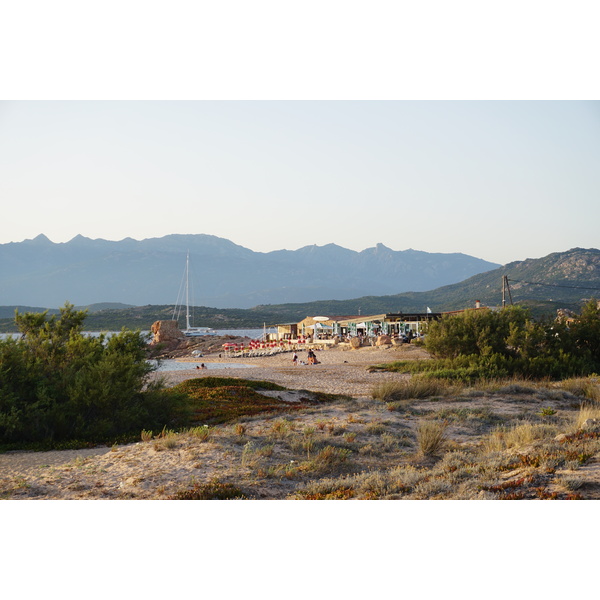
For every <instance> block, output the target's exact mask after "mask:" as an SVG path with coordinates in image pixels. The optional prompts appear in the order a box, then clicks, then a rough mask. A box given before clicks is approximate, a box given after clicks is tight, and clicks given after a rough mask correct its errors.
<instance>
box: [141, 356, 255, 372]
mask: <svg viewBox="0 0 600 600" xmlns="http://www.w3.org/2000/svg"><path fill="white" fill-rule="evenodd" d="M149 362H151V363H154V364H156V361H153V360H151V361H149ZM201 364H202V362H201V360H200V361H198V362H179V361H176V360H170V359H167V360H161V361H160V365H159V367H158V369H157V371H159V372H164V371H195V370H196V366H200V365H201ZM204 365H205V366H206V368H207V369H209V370H210V371H213V370H215V371H216V370H217V369H253V368H254V367H256V365H245V364H242V363H207V362H205V363H204Z"/></svg>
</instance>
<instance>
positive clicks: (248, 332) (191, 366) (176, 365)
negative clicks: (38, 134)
mask: <svg viewBox="0 0 600 600" xmlns="http://www.w3.org/2000/svg"><path fill="white" fill-rule="evenodd" d="M266 331H267V333H277V329H275V328H268V327H267V330H266ZM264 332H265V329H264V328H263V329H215V335H217V336H219V335H232V336H235V337H249V338H250V339H253V340H254V339H259V338H260V337H261V336H262V335H263V333H264ZM83 333H84V334H85V335H89V336H92V337H98V336H99V335H100V334H101V333H104V334H105V336H106V337H110V336H111V335H114V334H115V333H119V332H118V331H103V332H100V331H84V332H83ZM142 333H143V334H145V335H147V336H148V337H150V336H151V335H152V334H151V332H150V331H142ZM19 336H20V334H19V333H0V339H3V340H4V339H7V338H10V337H14V338H18V337H19ZM211 337H212V336H211ZM150 362H151V363H154V364H157V371H159V372H167V371H191V370H195V369H196V367H197V366H201V365H202V364H203V363H202V357H199V358H198V362H179V361H176V360H170V359H165V360H161V361H159V362H158V363H157V362H156V361H150ZM204 366H205V367H206V368H207V369H209V370H216V369H220V370H222V369H244V368H252V367H254V366H255V365H247V364H243V363H208V362H207V363H204Z"/></svg>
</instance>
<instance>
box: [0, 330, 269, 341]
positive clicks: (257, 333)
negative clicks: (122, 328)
mask: <svg viewBox="0 0 600 600" xmlns="http://www.w3.org/2000/svg"><path fill="white" fill-rule="evenodd" d="M214 331H215V335H217V336H219V335H233V336H236V337H249V338H250V339H252V340H256V339H259V338H260V337H261V336H262V335H263V333H264V332H265V329H264V328H262V329H215V330H214ZM266 331H267V333H277V329H276V328H274V327H270V328H269V327H267V329H266ZM83 333H84V334H85V335H91V336H92V337H97V336H99V335H100V333H104V335H106V336H107V337H110V336H111V335H114V334H115V333H119V332H118V331H102V332H100V331H84V332H83ZM142 333H143V334H144V335H147V336H148V337H149V336H150V335H151V333H150V331H142ZM19 336H20V334H19V333H0V340H5V339H7V338H10V337H14V338H18V337H19Z"/></svg>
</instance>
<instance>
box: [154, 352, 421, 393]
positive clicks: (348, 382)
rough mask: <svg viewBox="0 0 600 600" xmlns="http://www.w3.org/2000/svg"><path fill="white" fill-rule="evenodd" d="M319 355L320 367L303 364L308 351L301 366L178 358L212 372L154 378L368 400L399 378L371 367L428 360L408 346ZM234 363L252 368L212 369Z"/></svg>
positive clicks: (286, 357) (282, 358)
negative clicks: (227, 381) (231, 380)
mask: <svg viewBox="0 0 600 600" xmlns="http://www.w3.org/2000/svg"><path fill="white" fill-rule="evenodd" d="M316 355H317V360H318V361H319V364H318V365H308V364H302V361H303V362H306V351H305V350H303V351H299V352H298V359H299V364H297V365H294V364H293V363H292V353H291V352H282V353H281V354H275V355H273V356H264V357H254V358H236V359H232V358H228V357H226V356H225V355H222V356H221V358H219V356H218V354H210V355H206V356H204V357H202V358H199V359H198V358H195V359H192V358H189V359H179V360H180V361H181V362H189V363H191V364H193V365H200V364H201V363H205V364H208V365H210V366H211V368H210V369H206V370H202V369H198V370H196V369H192V370H190V371H171V372H163V373H155V374H154V377H164V378H165V380H166V382H167V385H176V384H177V383H180V382H181V381H183V380H185V379H190V378H194V377H210V376H213V377H214V376H225V377H241V378H244V379H252V380H259V381H260V380H264V381H271V382H273V383H277V384H279V385H282V386H284V387H287V388H290V389H306V390H310V391H316V392H326V393H330V394H345V395H349V396H354V397H366V396H370V394H371V390H372V389H373V386H375V385H376V384H378V383H379V382H381V381H383V380H385V379H390V378H395V379H398V378H399V377H400V376H399V375H398V374H394V373H369V372H367V368H368V367H369V366H371V365H376V364H381V363H388V362H392V361H394V360H404V359H411V360H420V359H426V358H428V354H427V353H426V352H425V351H424V350H423V349H421V348H419V347H418V346H411V345H409V344H405V345H403V346H400V347H384V348H378V347H364V348H360V349H358V350H353V349H351V348H349V347H348V346H343V347H339V346H338V347H332V348H328V349H323V350H317V351H316ZM234 362H239V363H242V364H244V365H252V366H253V368H251V369H248V368H240V369H235V368H232V367H227V368H224V369H215V368H212V367H214V366H216V365H218V364H227V365H230V364H231V363H234Z"/></svg>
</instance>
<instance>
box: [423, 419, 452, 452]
mask: <svg viewBox="0 0 600 600" xmlns="http://www.w3.org/2000/svg"><path fill="white" fill-rule="evenodd" d="M447 426H448V424H447V423H446V421H420V422H419V424H418V425H417V446H418V448H419V450H420V452H421V454H423V455H424V456H433V455H435V454H437V453H438V452H439V451H440V450H441V449H442V448H443V446H444V443H445V441H446V428H447Z"/></svg>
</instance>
